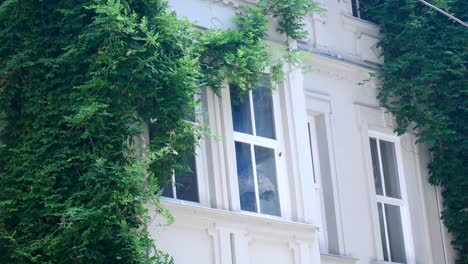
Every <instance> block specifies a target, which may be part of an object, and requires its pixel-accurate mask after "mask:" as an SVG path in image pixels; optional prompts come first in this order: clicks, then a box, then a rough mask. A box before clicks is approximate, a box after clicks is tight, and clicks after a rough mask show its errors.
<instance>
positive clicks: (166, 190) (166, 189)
mask: <svg viewBox="0 0 468 264" xmlns="http://www.w3.org/2000/svg"><path fill="white" fill-rule="evenodd" d="M160 187H161V189H162V190H163V193H162V194H161V195H162V196H164V197H169V198H174V192H173V191H172V184H170V183H167V184H163V185H162V186H160Z"/></svg>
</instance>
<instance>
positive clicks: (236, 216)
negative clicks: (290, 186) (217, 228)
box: [161, 198, 318, 236]
mask: <svg viewBox="0 0 468 264" xmlns="http://www.w3.org/2000/svg"><path fill="white" fill-rule="evenodd" d="M161 203H162V205H163V206H164V207H165V208H166V209H168V210H169V212H171V213H172V214H173V215H174V216H175V217H176V221H177V217H178V216H179V217H180V216H184V217H196V218H203V219H205V218H206V219H213V220H215V221H216V222H223V223H235V224H238V225H243V226H249V227H250V228H253V229H255V228H259V229H263V228H268V229H269V230H271V232H273V233H284V234H288V233H291V232H293V233H296V234H304V235H305V236H308V234H311V233H315V232H317V230H318V228H317V227H316V226H314V225H312V224H306V223H300V222H294V221H289V220H286V219H282V218H280V217H271V216H268V215H261V214H252V213H245V212H232V211H227V210H221V209H214V208H209V207H204V206H202V205H199V204H196V203H191V202H185V201H181V200H175V199H165V198H164V199H161Z"/></svg>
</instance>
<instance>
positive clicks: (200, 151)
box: [147, 94, 210, 207]
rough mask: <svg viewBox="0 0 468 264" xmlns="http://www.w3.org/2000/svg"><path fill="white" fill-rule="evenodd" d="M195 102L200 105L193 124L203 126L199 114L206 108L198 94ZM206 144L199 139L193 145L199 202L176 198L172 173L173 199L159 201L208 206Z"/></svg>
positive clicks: (164, 198)
mask: <svg viewBox="0 0 468 264" xmlns="http://www.w3.org/2000/svg"><path fill="white" fill-rule="evenodd" d="M195 100H197V101H200V104H199V105H198V106H196V107H195V109H194V111H195V122H194V123H195V124H196V125H200V126H203V125H204V121H203V116H201V114H200V113H203V108H204V107H206V106H203V105H202V103H201V102H202V100H201V96H200V95H199V94H197V95H195ZM147 133H148V135H147V138H148V141H147V142H149V140H150V138H149V131H148V132H147ZM205 149H206V142H205V139H204V138H202V139H200V141H199V143H198V144H196V145H195V149H194V156H195V168H196V177H197V187H198V190H197V191H198V201H199V202H194V201H187V200H182V199H179V198H177V190H176V185H175V177H176V175H175V174H174V171H173V172H172V175H171V187H172V193H173V195H174V197H166V196H161V197H160V199H161V200H162V201H169V202H176V203H180V204H189V205H198V206H200V205H203V206H206V207H209V206H210V193H209V187H208V173H207V172H208V170H207V156H206V151H205Z"/></svg>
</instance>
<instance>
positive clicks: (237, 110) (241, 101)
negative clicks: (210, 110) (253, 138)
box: [229, 85, 252, 134]
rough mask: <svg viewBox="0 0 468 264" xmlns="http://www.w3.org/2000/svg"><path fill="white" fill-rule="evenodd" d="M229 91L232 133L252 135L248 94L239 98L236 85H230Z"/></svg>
mask: <svg viewBox="0 0 468 264" xmlns="http://www.w3.org/2000/svg"><path fill="white" fill-rule="evenodd" d="M229 90H230V93H231V111H232V125H233V127H234V131H237V132H242V133H247V134H252V117H251V113H250V98H249V94H248V93H247V94H246V95H245V96H243V97H241V96H240V91H239V88H238V87H237V86H236V85H230V87H229Z"/></svg>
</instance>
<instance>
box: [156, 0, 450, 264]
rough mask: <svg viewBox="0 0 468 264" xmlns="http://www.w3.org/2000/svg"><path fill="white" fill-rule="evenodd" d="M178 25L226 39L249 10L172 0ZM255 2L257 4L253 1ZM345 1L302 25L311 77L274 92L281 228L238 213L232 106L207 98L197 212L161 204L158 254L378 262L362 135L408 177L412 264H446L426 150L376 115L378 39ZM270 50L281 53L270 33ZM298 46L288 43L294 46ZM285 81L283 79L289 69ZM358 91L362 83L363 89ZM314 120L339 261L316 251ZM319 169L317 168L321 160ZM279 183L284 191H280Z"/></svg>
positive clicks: (183, 258)
mask: <svg viewBox="0 0 468 264" xmlns="http://www.w3.org/2000/svg"><path fill="white" fill-rule="evenodd" d="M169 2H170V4H171V6H172V9H173V10H174V11H175V12H176V13H177V14H178V15H179V16H181V17H187V18H188V19H190V20H193V21H198V22H199V24H200V25H201V26H202V27H206V28H226V27H231V26H232V24H231V23H230V22H229V19H230V18H231V17H232V16H233V15H234V13H235V12H236V11H238V9H237V8H238V6H239V5H242V4H246V3H247V1H242V0H223V1H215V0H170V1H169ZM251 2H255V1H251ZM350 2H351V1H350V0H340V1H338V0H322V1H319V3H320V4H321V9H322V10H323V13H322V14H321V15H317V14H313V15H311V16H310V17H309V18H308V19H307V29H308V30H309V31H310V37H309V39H307V40H305V41H303V42H300V43H298V46H299V47H300V48H301V49H303V54H304V64H305V65H307V66H311V69H310V70H307V71H299V70H293V71H290V72H289V74H287V78H286V80H285V82H284V84H283V85H282V87H280V89H279V91H278V95H277V96H276V98H277V100H278V101H277V104H278V105H279V106H280V108H281V111H280V115H281V116H280V117H279V119H280V123H281V128H280V129H281V133H282V135H283V140H284V142H282V147H281V149H282V151H283V153H284V154H283V159H284V164H285V165H284V166H285V167H284V170H283V173H282V175H278V177H279V178H281V179H282V181H283V182H284V184H283V185H284V186H283V188H285V190H284V191H283V192H282V194H283V197H282V206H283V207H284V206H286V207H287V208H286V209H285V210H284V211H285V212H284V214H283V217H271V216H265V215H259V214H250V213H249V214H247V213H244V212H240V209H239V208H240V207H239V201H238V191H237V185H236V184H237V179H236V175H235V171H233V170H234V169H233V167H234V168H235V155H234V154H233V153H234V150H233V144H232V136H231V135H230V131H232V127H231V126H232V124H231V123H230V122H231V120H230V117H229V116H230V108H229V104H227V102H226V96H228V95H229V93H228V92H226V90H224V91H223V97H222V98H219V97H217V96H216V95H214V94H213V93H212V92H211V91H209V90H207V92H206V93H205V94H204V95H203V101H204V105H205V107H206V108H207V110H208V115H207V116H206V117H205V121H204V122H205V123H206V124H208V125H209V126H210V128H211V132H212V133H213V134H217V135H220V136H221V138H222V139H221V140H220V141H216V140H210V139H207V140H205V142H204V143H203V144H202V146H201V148H200V150H199V152H201V153H203V155H200V156H203V157H204V158H199V160H201V161H202V163H203V167H204V169H203V170H202V171H203V172H204V173H203V175H199V177H201V179H200V180H199V183H200V184H201V185H203V186H202V188H201V190H204V191H203V192H204V193H201V194H200V195H201V196H202V197H201V199H200V200H201V201H202V202H201V203H200V204H194V203H188V202H183V201H175V200H172V199H164V202H163V204H164V205H165V206H166V207H167V208H168V209H169V210H170V211H171V212H172V213H173V215H174V216H175V219H176V221H175V223H174V224H172V225H170V226H168V227H167V226H161V225H160V223H159V220H158V219H155V221H153V223H152V225H151V226H150V231H151V233H152V235H153V236H154V237H155V239H156V240H157V245H158V247H159V248H161V249H163V250H166V251H167V252H169V253H170V254H172V255H173V256H174V258H175V260H176V263H177V264H192V263H213V264H244V263H246V264H247V263H250V264H258V263H268V264H270V263H278V264H286V263H295V264H312V263H317V264H318V263H330V264H331V263H362V264H363V263H366V264H367V263H381V262H379V261H381V260H382V259H383V256H382V253H381V244H380V235H379V227H378V215H377V211H376V203H375V191H374V189H373V178H372V170H371V167H370V166H371V163H370V156H369V155H370V154H369V145H368V136H369V131H373V132H377V133H381V134H382V135H385V136H390V137H394V138H395V139H396V142H398V144H397V148H398V149H399V150H400V151H399V154H400V155H399V156H400V157H399V159H400V161H401V168H402V172H403V174H404V186H405V187H406V188H405V189H406V194H407V197H406V198H407V204H408V207H407V209H408V212H409V214H408V220H409V222H408V226H407V229H408V230H409V232H410V238H411V239H410V240H411V241H407V242H408V243H410V244H411V245H410V248H411V252H410V259H409V261H410V263H418V264H419V263H421V264H423V263H424V264H426V263H427V264H431V263H433V264H440V263H450V264H451V263H454V259H453V258H454V255H453V251H452V250H451V248H450V247H449V238H448V237H447V234H446V231H445V230H444V229H443V228H441V224H440V221H439V212H440V210H439V207H438V206H439V203H440V201H439V200H438V199H440V196H439V197H436V193H437V191H436V190H435V188H434V187H432V186H430V185H429V184H428V183H427V181H426V178H427V169H426V164H427V151H426V150H425V149H424V147H423V146H417V145H415V144H414V143H415V142H414V136H412V135H405V136H402V137H400V138H398V137H396V136H395V135H393V132H392V131H393V128H394V123H393V120H392V118H391V117H390V116H388V115H386V114H385V112H384V110H383V109H382V108H380V107H379V104H378V102H377V100H376V94H377V91H376V87H377V84H376V82H375V81H374V80H372V81H368V82H363V81H364V80H366V79H369V72H371V71H373V70H374V69H375V68H374V67H375V66H377V65H379V64H382V63H383V59H382V58H380V57H379V56H378V55H379V51H378V50H377V49H376V47H375V43H376V42H377V40H378V39H377V37H378V28H377V27H376V26H375V25H373V24H372V23H369V22H366V21H362V20H359V19H356V18H353V17H352V16H351V15H350V14H351V3H350ZM269 40H270V41H272V43H271V44H272V45H277V46H279V47H281V46H283V47H284V45H285V41H284V38H283V37H282V36H279V35H277V34H276V33H275V32H274V31H273V30H272V31H271V32H270V36H269ZM293 45H294V43H293ZM285 70H286V71H289V70H288V68H287V67H285ZM360 83H363V84H362V85H361V84H360ZM317 114H320V115H322V116H323V118H324V120H326V121H324V122H326V126H327V131H326V134H327V136H326V137H325V138H326V140H327V146H328V148H329V157H327V158H328V159H329V161H330V175H331V176H330V177H332V178H331V179H330V180H331V182H332V185H333V188H334V193H327V194H325V195H324V196H325V197H332V198H333V200H334V207H335V215H336V232H337V238H338V247H339V251H340V252H339V253H340V254H339V255H340V256H335V255H329V254H325V252H322V254H321V255H320V252H319V238H320V237H321V233H320V232H322V231H321V230H319V229H317V228H316V226H318V227H320V226H321V225H322V224H323V223H322V222H323V219H321V215H320V204H321V201H320V199H319V198H318V197H320V196H317V193H315V189H314V188H312V187H311V186H313V184H314V183H313V170H312V165H311V162H310V160H311V154H310V150H309V145H308V132H307V120H308V119H309V118H310V117H311V116H314V115H317ZM320 158H322V157H320ZM279 181H281V180H279Z"/></svg>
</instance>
